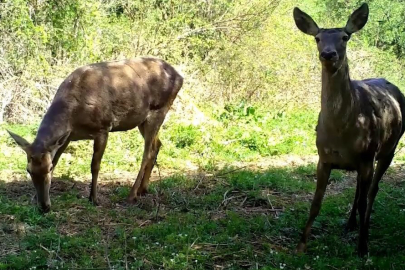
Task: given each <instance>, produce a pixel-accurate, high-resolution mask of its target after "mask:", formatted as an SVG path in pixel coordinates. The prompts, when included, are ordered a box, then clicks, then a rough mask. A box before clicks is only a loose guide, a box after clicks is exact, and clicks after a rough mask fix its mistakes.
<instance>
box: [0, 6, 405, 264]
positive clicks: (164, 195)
mask: <svg viewBox="0 0 405 270" xmlns="http://www.w3.org/2000/svg"><path fill="white" fill-rule="evenodd" d="M361 2H362V1H358V0H337V1H336V0H326V1H324V0H322V1H321V0H305V1H300V2H299V3H298V4H297V1H292V0H283V1H280V0H266V1H265V0H238V1H232V0H198V1H188V0H144V1H129V0H87V1H80V0H64V1H57V0H2V1H0V32H1V33H2V38H1V39H0V145H1V151H0V170H1V172H0V184H1V185H0V269H29V268H30V267H37V269H40V268H42V269H48V268H50V269H61V268H69V269H72V268H74V269H85V268H87V269H88V268H96V269H139V268H141V269H158V268H165V269H194V268H195V269H206V268H208V269H240V268H248V269H259V268H260V269H325V268H326V267H328V268H335V269H355V268H356V269H400V267H401V265H402V264H403V261H404V257H403V253H404V252H403V251H404V248H405V242H404V241H405V239H404V238H403V237H401V235H400V234H399V232H403V231H404V230H405V216H404V214H405V212H404V208H405V201H404V197H403V194H404V188H405V186H404V181H403V172H402V165H401V164H402V162H403V161H404V160H405V153H404V151H402V148H403V143H402V142H401V144H400V146H399V148H398V153H397V155H396V157H395V162H394V164H393V166H392V169H390V171H389V173H388V175H387V177H386V178H387V179H386V183H385V184H384V185H383V186H382V188H381V191H380V193H379V195H378V202H377V203H376V209H375V213H373V214H374V215H375V217H374V218H373V220H376V221H375V223H373V225H372V229H371V239H372V240H371V247H370V249H371V251H370V252H371V257H369V258H367V259H366V260H360V259H358V258H357V257H356V255H355V246H356V239H357V237H356V234H355V235H346V236H341V229H342V224H344V221H345V218H346V216H347V211H348V210H349V209H350V203H351V202H352V197H353V196H354V192H353V186H354V178H353V175H352V174H346V173H344V174H343V173H341V172H334V173H333V175H332V177H331V185H330V188H329V191H328V192H329V193H328V196H327V198H326V199H325V206H324V208H323V209H322V213H321V215H320V216H319V218H318V219H317V222H316V224H315V225H314V233H313V235H314V237H313V238H314V239H312V240H311V244H310V247H309V252H308V254H307V255H304V256H300V257H297V256H294V255H293V254H292V250H293V248H294V245H295V244H296V242H297V240H298V238H299V233H300V232H301V228H302V226H303V225H304V222H305V219H306V217H307V213H308V209H309V202H310V200H311V199H312V193H313V191H314V188H315V181H314V180H315V167H314V163H315V162H316V148H315V136H314V128H315V125H316V119H317V113H318V110H319V105H320V102H319V97H320V65H319V63H318V57H317V52H316V48H315V42H314V41H313V38H311V37H309V36H307V35H304V34H302V33H301V32H299V31H298V29H297V28H296V26H295V24H294V21H293V18H292V9H293V7H294V6H296V5H298V6H299V7H300V8H301V9H302V10H304V11H306V12H307V13H309V14H310V15H311V16H312V17H313V18H314V19H315V20H316V21H317V23H318V25H320V26H321V27H337V26H343V25H344V24H345V22H346V20H347V17H348V15H349V14H350V13H351V12H352V11H353V10H354V9H355V8H356V7H358V6H359V5H360V3H361ZM368 3H369V5H370V17H369V21H368V24H367V25H366V27H365V28H364V29H363V30H362V31H360V32H359V33H358V34H356V35H354V36H353V38H352V39H351V41H350V44H349V48H348V57H349V62H350V68H351V76H352V78H353V79H364V78H367V77H385V78H387V79H388V80H390V81H391V82H393V83H394V84H396V85H398V86H399V87H400V88H401V89H405V80H404V79H405V78H404V76H405V73H404V65H405V64H404V58H405V29H404V28H405V6H404V5H403V2H402V1H400V0H395V1H388V0H378V1H377V0H370V1H368ZM140 55H152V56H156V57H160V58H163V59H165V60H167V61H169V62H170V63H171V64H173V65H174V66H175V67H176V69H178V70H179V71H180V72H181V73H182V74H183V75H184V77H185V84H184V86H183V88H182V90H181V92H180V93H179V96H178V98H177V99H176V101H175V103H174V105H173V108H172V110H171V111H170V113H169V115H168V118H167V119H166V122H165V124H164V125H163V127H162V129H161V133H160V134H161V135H160V137H161V140H162V142H163V145H164V147H163V148H162V150H161V151H160V153H159V158H158V163H159V170H157V168H156V169H155V170H154V173H153V179H154V180H161V181H157V182H153V183H152V185H151V194H150V195H148V196H146V197H145V198H143V200H141V201H140V203H139V204H138V205H136V206H135V207H129V208H125V207H122V206H121V205H120V203H121V202H122V200H124V199H125V196H126V195H127V194H128V191H129V186H130V185H131V183H132V181H133V179H134V177H135V175H136V173H137V170H138V169H139V163H140V159H141V153H142V149H143V146H142V143H143V140H142V137H141V136H140V134H139V132H138V131H137V130H132V131H129V132H125V133H115V134H112V135H111V136H110V139H109V143H108V146H107V150H106V153H105V155H104V157H103V162H102V169H101V172H102V175H101V180H100V188H101V191H100V192H101V197H102V205H101V206H100V207H97V208H96V207H93V206H91V205H90V204H89V203H88V202H87V199H86V197H87V196H88V192H89V189H88V184H89V179H90V160H91V151H92V142H90V141H82V142H76V143H72V144H71V145H70V146H69V148H68V149H67V150H66V153H65V154H64V155H63V156H62V158H61V160H60V162H59V164H58V167H57V168H56V171H55V176H56V178H57V180H56V181H54V183H53V184H52V185H53V188H52V194H51V198H52V202H53V207H54V208H53V211H52V213H50V214H49V215H47V216H41V215H40V214H39V213H38V212H36V210H35V208H34V207H33V206H32V205H30V204H29V203H28V201H29V197H30V196H31V194H32V193H33V188H32V185H31V183H30V182H29V180H28V181H27V180H26V179H25V174H26V171H25V166H26V158H25V155H24V154H23V152H22V151H21V150H20V149H18V148H17V147H16V146H15V144H14V142H13V141H12V140H11V138H9V136H8V134H7V133H6V131H5V129H6V128H9V129H11V130H13V131H14V132H16V133H18V134H20V135H22V136H24V137H25V138H27V139H28V140H29V141H32V140H33V139H34V137H35V134H36V130H37V127H38V124H39V121H40V119H41V117H42V116H43V114H44V113H45V111H46V109H47V107H48V106H49V104H50V102H51V101H52V98H53V95H54V93H55V91H56V89H57V87H58V86H59V84H60V83H61V82H62V80H63V79H64V78H65V77H66V76H67V75H68V74H69V73H70V72H72V71H73V70H74V69H75V68H77V67H79V66H81V65H85V64H89V63H92V62H98V61H109V60H116V59H124V58H129V57H136V56H140ZM159 175H160V176H159ZM377 221H378V222H377ZM379 221H383V223H379ZM89 224H92V226H89ZM337 243H339V244H337Z"/></svg>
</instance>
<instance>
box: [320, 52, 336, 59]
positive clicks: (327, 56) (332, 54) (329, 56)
mask: <svg viewBox="0 0 405 270" xmlns="http://www.w3.org/2000/svg"><path fill="white" fill-rule="evenodd" d="M337 56H338V55H337V52H336V51H327V52H321V59H322V60H326V61H330V60H337Z"/></svg>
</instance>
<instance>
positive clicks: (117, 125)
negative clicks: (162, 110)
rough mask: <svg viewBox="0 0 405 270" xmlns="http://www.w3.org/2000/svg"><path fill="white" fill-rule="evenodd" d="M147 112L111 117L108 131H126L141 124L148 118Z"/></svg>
mask: <svg viewBox="0 0 405 270" xmlns="http://www.w3.org/2000/svg"><path fill="white" fill-rule="evenodd" d="M148 113H149V112H148V111H145V112H143V113H139V112H138V113H128V114H126V115H121V116H119V115H116V116H114V117H113V121H112V123H111V127H110V131H111V132H114V131H126V130H130V129H133V128H135V127H137V126H139V125H140V124H142V123H143V122H144V121H145V119H146V117H147V116H148Z"/></svg>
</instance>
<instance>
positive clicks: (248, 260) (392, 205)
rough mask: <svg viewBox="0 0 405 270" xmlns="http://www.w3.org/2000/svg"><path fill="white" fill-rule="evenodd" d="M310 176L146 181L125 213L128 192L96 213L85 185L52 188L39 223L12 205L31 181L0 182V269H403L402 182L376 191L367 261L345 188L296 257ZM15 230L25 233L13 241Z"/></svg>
mask: <svg viewBox="0 0 405 270" xmlns="http://www.w3.org/2000/svg"><path fill="white" fill-rule="evenodd" d="M308 169H310V170H312V169H313V166H310V168H307V167H297V168H293V169H292V168H289V169H286V168H280V169H269V170H267V171H264V172H257V171H256V172H255V171H234V172H232V173H226V172H221V173H218V174H222V176H218V177H211V178H210V177H208V178H203V179H202V178H198V177H194V178H192V177H180V176H178V177H176V176H173V177H170V178H166V179H163V180H162V181H158V182H154V183H152V187H151V194H149V195H148V196H146V197H143V198H142V199H141V200H140V201H139V203H138V204H137V205H135V206H124V207H123V206H121V205H120V203H121V202H122V201H124V200H125V198H126V195H127V193H128V191H129V188H130V187H129V186H118V185H116V184H108V183H104V184H103V187H102V192H101V194H102V198H103V199H104V201H103V203H102V206H100V207H94V206H92V205H90V203H89V202H88V201H87V199H86V198H82V197H81V196H80V195H79V194H81V193H85V192H86V191H85V189H86V186H87V184H83V183H80V182H79V183H77V184H76V186H75V187H74V188H71V186H72V183H71V180H57V181H55V182H54V183H53V185H54V186H55V187H57V188H56V189H57V190H58V191H54V192H53V194H52V195H53V196H52V200H53V201H52V202H53V210H52V212H51V213H49V214H47V215H45V216H44V215H41V214H39V213H38V212H37V210H36V208H35V207H34V206H31V205H29V204H28V203H27V201H28V199H29V198H28V194H26V195H25V196H20V197H18V198H17V197H15V195H16V194H15V192H17V191H21V190H24V189H26V188H27V186H29V184H28V183H26V182H11V183H5V182H3V183H2V184H1V192H0V213H1V216H2V219H3V220H4V221H3V224H2V225H3V233H5V234H6V237H3V241H5V242H2V244H1V245H2V252H4V251H6V252H5V253H6V255H4V256H2V257H1V259H0V269H29V268H30V267H33V266H36V267H37V269H43V268H51V269H61V268H69V269H72V268H79V269H85V268H97V269H98V268H102V269H108V267H111V268H110V269H113V267H114V269H125V265H126V264H128V269H157V268H165V269H220V266H221V267H225V268H227V269H258V268H261V269H280V268H283V267H284V264H285V267H284V269H298V268H300V269H325V268H326V267H328V268H330V267H332V268H337V269H401V268H400V267H402V264H403V260H404V259H405V256H404V255H403V254H404V252H403V251H404V248H405V239H404V238H403V237H402V236H403V231H404V229H405V212H404V210H403V209H404V207H405V198H404V196H403V191H404V188H405V185H404V183H403V182H402V183H401V182H397V183H396V184H395V186H394V184H383V185H382V187H381V191H380V193H379V195H378V199H377V202H376V204H375V213H373V216H372V226H371V231H370V233H371V237H370V239H371V241H370V254H371V257H370V258H369V260H368V261H365V260H360V259H358V258H357V256H356V239H357V236H356V233H354V234H350V235H343V234H342V232H343V225H344V221H345V219H346V216H347V214H346V212H347V210H348V209H349V206H348V205H349V204H350V203H351V201H352V197H353V193H354V190H353V187H351V186H350V187H348V186H347V185H345V188H344V189H342V190H334V189H335V188H336V187H333V186H332V187H329V190H334V191H339V192H332V193H331V195H329V196H327V197H326V198H325V200H324V204H323V208H322V212H321V215H320V216H319V217H318V218H317V220H316V222H315V224H314V226H313V230H312V235H313V237H312V239H311V240H310V242H309V250H308V253H307V254H305V255H302V256H296V255H294V254H293V253H292V250H293V248H294V246H295V245H296V243H297V240H298V239H299V235H300V233H301V229H302V227H303V225H304V223H305V221H306V218H307V214H308V210H309V205H310V200H311V198H312V196H311V195H309V194H310V193H312V191H313V190H314V186H315V184H314V181H313V177H309V176H305V175H306V174H304V172H306V171H307V170H308ZM336 181H338V182H339V183H340V182H342V181H345V180H344V179H342V178H341V179H337V180H336ZM346 184H347V183H346ZM270 202H271V204H270ZM276 210H277V211H276ZM13 224H20V226H22V227H23V228H24V232H23V233H20V234H18V230H13V229H12V227H13ZM7 228H8V229H7ZM10 228H11V229H10ZM5 245H7V247H8V248H7V249H5V248H4V246H5ZM107 258H108V259H107ZM109 265H110V266H109ZM280 266H281V267H280Z"/></svg>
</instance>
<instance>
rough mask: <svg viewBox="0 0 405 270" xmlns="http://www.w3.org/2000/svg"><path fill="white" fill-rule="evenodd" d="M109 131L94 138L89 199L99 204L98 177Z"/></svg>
mask: <svg viewBox="0 0 405 270" xmlns="http://www.w3.org/2000/svg"><path fill="white" fill-rule="evenodd" d="M107 141H108V131H106V132H103V133H100V134H98V135H97V136H96V137H95V138H94V145H93V159H92V160H91V190H90V196H89V201H91V202H92V203H93V204H94V205H97V204H98V202H97V179H98V173H99V171H100V164H101V159H102V157H103V155H104V150H105V148H106V146H107Z"/></svg>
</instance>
